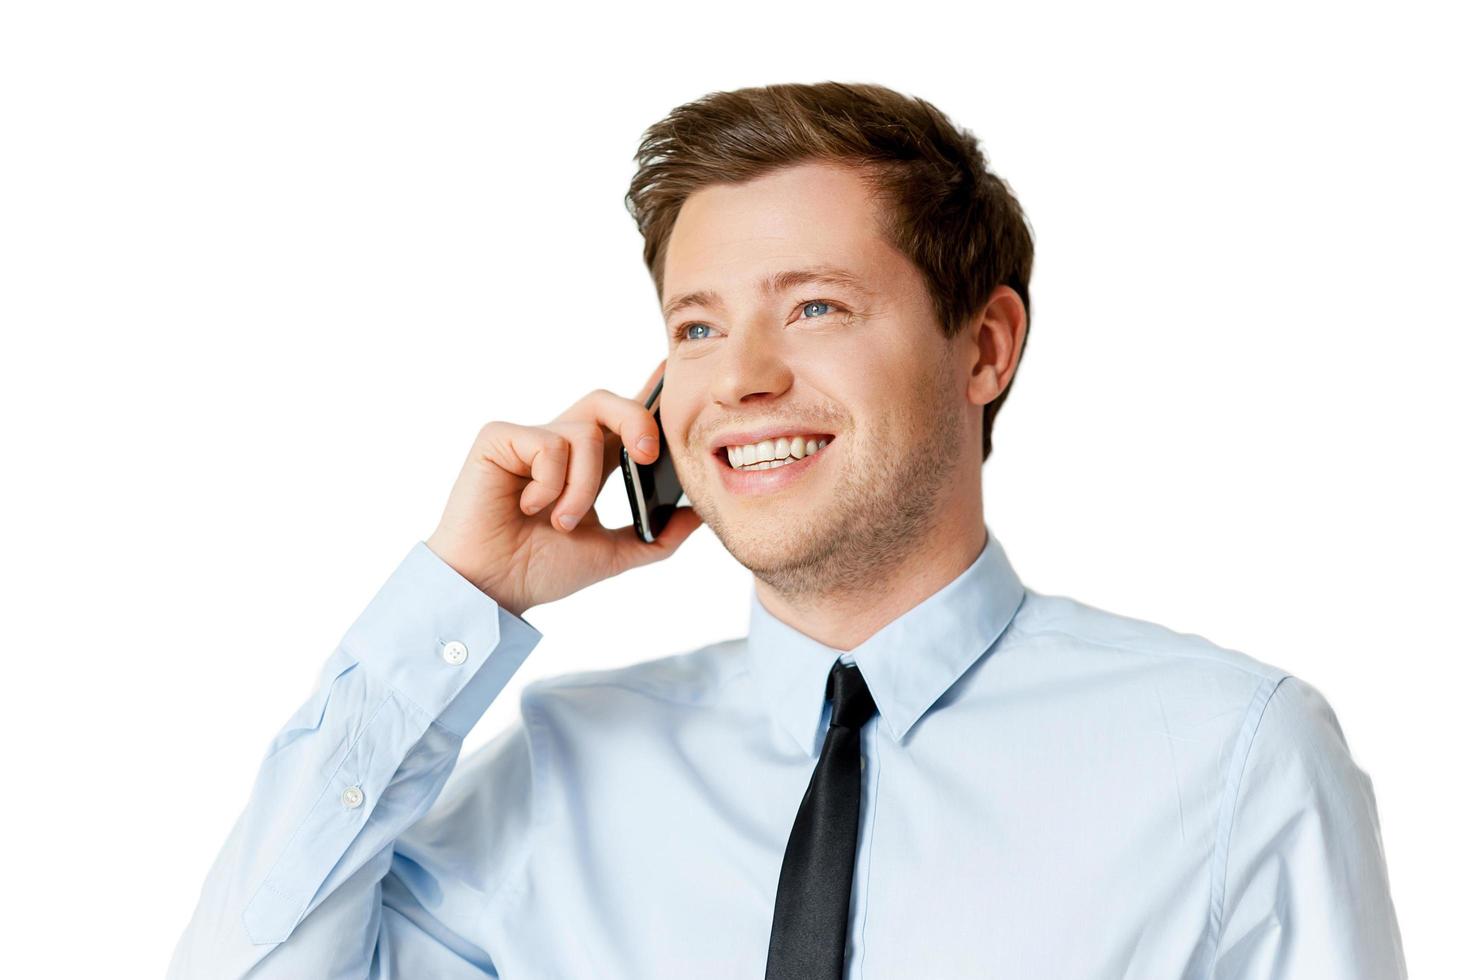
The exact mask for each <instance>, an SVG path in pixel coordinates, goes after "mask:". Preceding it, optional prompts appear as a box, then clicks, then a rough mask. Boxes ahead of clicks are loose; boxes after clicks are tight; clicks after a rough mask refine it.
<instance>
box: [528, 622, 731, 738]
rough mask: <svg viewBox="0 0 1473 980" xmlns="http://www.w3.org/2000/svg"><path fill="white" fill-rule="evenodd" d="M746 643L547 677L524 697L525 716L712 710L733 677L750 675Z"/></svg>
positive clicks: (717, 645)
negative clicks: (567, 708)
mask: <svg viewBox="0 0 1473 980" xmlns="http://www.w3.org/2000/svg"><path fill="white" fill-rule="evenodd" d="M744 642H745V640H744V639H742V638H738V639H729V640H721V641H718V642H715V643H710V644H707V645H706V646H703V647H699V648H697V649H693V650H685V651H682V652H679V653H673V654H669V655H668V656H663V657H656V658H654V659H651V660H643V661H640V662H638V663H633V664H627V665H625V666H622V667H612V668H607V669H603V670H582V671H571V672H568V673H564V674H557V675H554V676H551V677H542V678H539V679H537V680H535V681H532V682H531V683H529V684H528V685H527V686H526V687H525V688H524V689H523V692H522V709H523V713H524V715H525V714H526V713H527V711H528V709H529V708H530V709H531V710H532V711H534V712H542V713H544V714H545V713H546V712H548V711H551V710H555V709H556V708H557V707H558V706H560V705H571V706H575V707H576V708H578V709H579V710H580V716H581V717H584V718H585V719H586V718H588V717H589V713H590V712H592V713H597V712H599V711H600V710H605V709H608V710H616V709H617V708H619V707H621V706H623V705H626V704H638V705H640V706H641V707H642V708H643V709H644V710H648V709H649V708H650V707H651V706H658V705H665V706H668V707H671V708H674V709H681V708H693V707H700V706H703V705H709V704H710V703H712V701H714V700H715V699H716V698H717V697H719V695H720V693H721V691H722V689H723V688H724V687H725V686H726V684H727V682H728V681H729V680H731V679H732V678H733V677H735V676H737V675H739V674H741V673H744V672H745V671H746V662H745V658H743V656H742V649H743V644H744Z"/></svg>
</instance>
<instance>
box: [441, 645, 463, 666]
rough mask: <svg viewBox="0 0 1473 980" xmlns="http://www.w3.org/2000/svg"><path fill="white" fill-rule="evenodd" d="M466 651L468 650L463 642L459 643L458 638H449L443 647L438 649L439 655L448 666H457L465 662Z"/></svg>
mask: <svg viewBox="0 0 1473 980" xmlns="http://www.w3.org/2000/svg"><path fill="white" fill-rule="evenodd" d="M468 652H469V651H468V650H466V648H465V644H464V643H461V642H460V641H459V640H451V641H450V642H449V643H447V644H445V649H443V650H441V651H440V656H441V657H442V658H443V659H444V661H445V662H446V663H447V664H449V665H450V666H452V667H459V666H460V665H461V664H463V663H465V658H466V654H467V653H468Z"/></svg>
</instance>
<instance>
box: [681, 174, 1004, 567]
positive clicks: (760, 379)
mask: <svg viewBox="0 0 1473 980" xmlns="http://www.w3.org/2000/svg"><path fill="white" fill-rule="evenodd" d="M873 207H874V205H873V204H872V203H871V199H870V195H869V192H868V191H867V190H866V188H865V187H864V185H863V184H862V183H861V180H860V178H859V176H858V175H857V174H856V173H855V172H854V171H852V170H850V169H849V168H847V167H843V166H838V165H834V164H829V163H810V164H804V165H800V166H796V167H790V168H787V169H785V170H782V171H779V172H777V173H774V174H771V175H769V176H766V177H763V178H761V179H759V180H755V181H751V182H748V183H745V184H740V185H720V186H715V187H709V188H706V189H703V190H701V191H699V192H698V193H696V194H694V195H692V196H691V197H690V198H689V199H688V200H687V201H686V202H685V204H684V206H683V207H682V208H681V210H680V214H679V216H678V218H677V220H676V223H675V227H674V229H673V231H672V233H671V238H670V242H669V245H668V248H667V251H666V259H665V289H664V296H663V301H664V303H665V305H666V307H667V309H668V307H669V306H670V305H671V304H672V303H674V302H675V301H677V300H679V299H680V298H681V297H684V296H686V295H687V294H690V293H694V292H698V291H704V292H708V293H709V294H711V295H710V296H707V297H706V298H704V299H703V300H702V301H701V302H699V303H697V304H695V305H690V306H687V307H686V308H684V309H680V310H675V311H673V312H669V313H668V314H667V316H666V319H665V326H666V333H667V338H668V341H669V355H668V360H667V363H666V368H665V386H664V389H663V392H662V394H661V396H660V398H661V408H660V418H661V422H662V424H663V425H664V428H665V432H666V437H667V439H668V441H669V444H670V448H671V451H672V452H673V453H674V458H675V464H676V471H677V473H678V474H679V476H680V480H681V483H682V485H683V486H684V487H685V491H686V494H687V495H688V496H689V497H690V500H691V503H692V505H693V506H694V507H695V508H696V510H697V512H698V513H699V514H700V515H701V517H702V519H703V520H704V521H705V522H706V523H707V524H708V525H710V527H711V529H712V531H713V532H714V533H715V534H716V535H717V537H718V538H719V539H720V540H721V542H722V544H723V545H725V546H726V548H727V550H728V551H730V552H731V553H732V555H733V556H734V557H736V559H737V560H738V561H740V562H741V563H742V564H743V565H745V566H746V567H747V568H749V569H751V570H752V572H753V573H754V574H756V575H757V577H758V578H760V579H762V580H764V581H766V582H767V583H768V584H769V585H771V586H773V587H774V588H775V589H777V590H778V591H779V592H781V593H784V594H791V595H794V596H800V595H807V594H822V593H825V592H831V591H834V590H842V589H844V588H856V587H860V586H862V585H864V584H866V583H868V582H870V581H873V580H874V577H875V575H876V574H877V573H883V571H884V569H886V568H889V567H893V566H894V565H895V564H897V563H898V561H899V560H900V559H901V558H902V557H904V556H905V555H907V554H909V553H910V552H911V551H912V550H913V549H914V548H916V547H920V546H923V545H924V543H925V542H924V540H923V538H924V536H925V535H926V534H928V533H935V529H936V527H937V526H938V516H939V514H940V512H942V511H944V510H945V509H946V507H947V506H949V505H950V502H951V500H952V499H953V498H954V497H955V496H956V494H957V492H958V491H957V490H956V484H957V483H958V482H959V481H956V480H948V477H950V476H951V475H952V474H954V473H959V472H962V471H961V470H959V469H958V467H960V466H963V465H967V466H976V467H979V468H980V458H981V450H980V439H981V432H980V428H978V427H977V425H980V422H978V423H977V425H973V424H971V419H970V417H969V411H968V410H969V409H973V408H974V406H972V405H970V404H969V403H968V401H967V399H966V397H965V388H966V380H967V369H966V367H965V366H964V365H963V364H962V362H961V360H960V359H959V358H956V357H954V356H953V353H952V351H953V346H954V345H953V344H951V343H950V342H948V341H947V340H946V338H944V337H943V336H942V333H941V330H940V327H939V325H938V323H937V321H936V316H935V312H934V310H933V308H932V306H931V303H930V300H929V297H928V296H927V294H926V290H925V283H924V280H923V278H922V276H921V274H920V272H919V270H917V269H916V268H915V266H914V265H912V264H911V263H910V262H909V261H908V260H907V259H906V258H905V256H903V255H902V254H901V253H899V252H897V251H895V250H894V249H893V248H892V247H891V246H890V245H889V244H888V243H887V242H885V241H884V240H883V239H882V237H881V235H880V231H879V227H878V225H877V223H876V218H875V214H874V212H873V210H872V208H873ZM820 266H822V267H827V268H835V269H840V270H844V271H846V272H848V273H850V274H851V275H853V276H854V277H855V279H856V280H857V284H856V285H847V284H835V283H801V282H800V283H789V284H787V285H784V286H782V288H780V289H779V290H778V291H776V292H772V293H768V292H767V291H766V290H765V288H764V285H763V283H764V280H766V279H768V277H770V276H773V275H774V274H777V273H784V272H792V271H798V270H807V269H813V268H816V267H820ZM772 427H776V428H777V429H778V430H779V431H780V432H781V433H783V434H786V435H790V436H792V435H801V436H803V437H804V449H805V450H806V448H807V441H808V440H815V441H816V440H817V439H818V438H820V437H823V438H827V439H828V442H829V444H828V445H827V446H826V447H825V448H823V449H821V450H820V451H819V452H818V454H817V455H814V456H811V457H810V456H806V455H805V458H804V459H802V460H801V461H798V462H790V463H788V464H787V465H785V466H781V467H776V468H770V469H762V470H758V471H755V472H740V471H737V470H734V469H733V468H732V466H731V464H730V462H729V461H728V454H727V450H726V446H727V445H728V444H729V443H732V442H733V441H736V442H742V443H746V442H754V441H760V440H756V439H748V438H746V437H737V438H735V439H733V438H729V436H730V434H732V433H745V432H750V431H752V430H766V429H769V428H772ZM769 438H772V437H769ZM772 441H773V442H774V443H776V438H773V440H772ZM789 444H790V445H791V440H790V443H789ZM973 444H975V445H973ZM960 482H965V481H960ZM971 486H972V490H971V492H972V493H973V494H975V493H976V484H975V483H972V485H971Z"/></svg>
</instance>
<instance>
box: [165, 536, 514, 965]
mask: <svg viewBox="0 0 1473 980" xmlns="http://www.w3.org/2000/svg"><path fill="white" fill-rule="evenodd" d="M540 640H541V633H539V632H538V631H537V630H536V629H535V628H534V627H532V626H531V625H530V624H528V623H527V622H526V621H524V620H522V619H521V618H520V617H518V616H515V615H513V614H511V613H510V612H508V611H507V610H505V609H503V608H501V607H500V606H499V605H498V604H497V603H496V602H495V601H493V600H492V599H491V598H490V597H488V596H487V595H486V594H484V593H483V592H481V591H480V590H479V589H477V588H476V587H475V586H474V585H472V584H471V583H470V582H468V581H467V580H466V579H465V578H463V577H462V576H461V575H460V574H459V573H457V572H456V571H455V570H454V569H452V568H451V567H450V566H449V565H447V564H446V563H445V562H444V561H442V560H441V559H440V558H439V556H437V555H436V554H435V553H434V552H433V551H431V550H430V549H429V547H428V546H426V545H425V543H424V542H422V541H421V542H417V543H416V544H415V545H414V546H413V547H412V548H411V549H410V551H409V553H408V555H406V556H405V558H404V559H403V561H402V562H401V563H400V564H399V566H398V568H397V569H395V571H394V572H393V574H392V575H391V576H390V577H389V579H388V580H387V581H386V582H385V583H384V585H383V586H382V588H380V589H379V591H378V593H377V594H376V595H375V596H374V597H373V599H372V600H371V601H370V603H369V604H368V606H367V608H366V609H364V611H363V612H362V614H361V615H360V616H359V617H358V619H357V620H356V621H354V623H353V624H352V625H351V627H350V628H349V629H348V631H347V633H346V634H345V635H344V636H343V638H342V641H341V642H340V643H339V645H338V646H337V648H336V649H335V650H334V651H333V652H332V654H331V655H330V656H329V657H328V658H327V660H326V662H325V663H324V664H323V667H322V670H321V673H320V675H319V678H318V682H317V685H316V688H315V690H314V691H313V693H312V695H311V697H310V698H309V699H308V700H307V701H306V702H305V703H304V704H303V705H302V706H301V707H300V708H299V709H298V710H297V711H296V712H295V713H294V714H293V715H292V717H291V718H290V719H288V721H287V722H286V724H285V725H284V726H283V727H282V728H281V730H280V731H279V732H278V733H277V734H276V736H275V737H274V738H273V739H272V740H271V742H270V743H269V745H268V746H267V749H266V753H265V756H264V758H263V759H262V762H261V765H260V769H259V772H258V773H257V776H256V781H255V784H254V787H253V789H252V792H251V796H250V799H249V801H248V802H247V805H246V808H245V810H244V812H243V813H241V815H240V816H239V818H238V819H237V821H236V823H235V825H234V827H233V828H232V830H231V832H230V835H229V837H228V839H227V840H226V842H225V845H224V847H223V849H222V850H221V852H220V854H219V855H218V856H217V858H216V860H215V863H214V864H213V866H212V867H211V869H210V871H209V873H208V875H207V877H206V880H205V884H204V886H203V888H202V889H201V893H200V898H199V902H198V905H197V907H196V909H195V912H194V915H193V916H192V918H191V920H190V922H189V924H188V926H187V928H186V930H185V932H184V934H183V936H182V937H181V939H180V941H179V943H178V946H177V947H176V950H175V953H174V958H173V961H172V963H171V966H170V971H169V976H170V977H171V978H186V977H187V978H200V977H243V976H246V975H249V976H251V977H277V976H281V977H287V976H291V977H305V976H364V977H367V976H369V975H370V970H371V969H372V968H375V967H374V964H375V963H377V965H378V966H379V967H381V966H382V965H383V963H385V962H387V961H388V959H389V958H390V957H391V956H393V955H394V951H392V950H387V949H380V948H379V947H380V942H381V937H384V936H393V935H401V936H402V937H403V941H404V942H405V943H406V944H417V945H424V946H426V947H430V946H433V947H434V948H436V949H438V950H442V951H443V953H444V962H443V963H440V962H439V961H436V962H435V963H434V966H435V967H436V968H437V969H440V971H441V972H440V973H438V974H437V975H444V976H462V975H464V976H494V970H493V969H492V968H491V965H490V963H489V961H488V960H484V959H483V958H481V957H480V955H479V954H478V953H477V951H475V950H471V949H466V948H457V944H456V942H455V940H454V938H453V931H452V930H450V929H448V928H445V929H443V930H442V929H439V927H438V922H425V923H422V925H423V928H415V927H413V923H412V922H411V921H410V920H407V919H404V918H403V914H402V912H398V911H390V912H389V913H388V915H389V918H390V919H391V922H387V923H386V921H385V919H386V915H385V909H384V898H383V896H384V878H385V876H386V875H387V874H389V872H390V868H391V864H392V862H393V860H394V850H395V848H394V845H395V841H396V840H397V839H398V838H400V837H401V836H403V835H406V833H407V832H408V831H409V830H410V829H411V828H412V827H413V826H414V825H415V824H416V823H417V822H418V821H420V820H421V818H424V817H425V816H426V814H427V813H428V812H429V811H430V810H431V807H432V805H433V804H434V803H435V801H436V799H437V797H438V796H439V795H440V793H441V791H442V789H443V788H444V787H445V785H446V782H447V780H448V779H449V777H450V775H451V772H452V770H453V769H454V768H455V765H456V760H457V758H458V756H459V753H460V747H461V743H462V741H463V740H464V737H465V736H466V734H468V733H469V732H470V730H471V729H472V727H473V726H474V725H475V723H476V721H477V720H478V719H479V718H480V717H481V716H482V715H483V714H484V713H485V711H486V709H487V708H488V707H489V706H490V704H491V703H492V701H493V700H494V699H495V698H496V696H497V695H498V694H499V693H500V692H501V691H502V690H503V689H504V688H505V686H506V684H507V682H508V681H509V680H510V679H511V677H512V675H513V674H514V673H515V672H516V670H517V669H518V668H519V667H520V666H521V665H522V663H523V662H524V661H525V660H526V658H527V656H528V654H530V653H531V651H532V649H533V648H534V647H535V646H536V645H537V644H538V642H539V641H540ZM514 737H516V732H510V733H507V734H506V735H505V736H503V737H502V738H498V739H497V740H496V742H495V743H494V748H495V749H496V750H497V751H496V755H497V756H498V757H502V758H505V759H509V760H511V764H512V765H513V766H515V765H516V763H517V761H518V760H517V755H518V752H517V750H516V748H515V746H512V745H510V744H509V740H510V739H513V738H514ZM486 758H487V760H488V761H489V760H490V759H491V758H492V756H490V755H488V756H487V757H486ZM513 771H514V770H508V772H509V773H512V772H513ZM495 789H496V787H492V791H493V796H494V791H495ZM504 789H505V790H506V792H507V794H508V795H509V798H508V799H507V801H506V807H507V810H508V819H507V826H517V825H520V824H521V823H525V821H522V820H519V819H518V818H514V817H511V816H510V812H511V811H512V810H513V809H515V808H516V807H526V806H529V805H530V804H529V803H528V801H527V800H526V798H525V797H526V795H527V792H528V786H527V781H526V780H517V779H514V778H511V776H510V775H509V776H508V779H507V785H506V786H505V787H504ZM506 850H507V853H508V854H511V853H515V852H516V850H517V843H516V842H514V841H508V842H507V844H506ZM493 858H494V856H493ZM500 870H501V869H499V868H498V867H497V866H496V865H495V863H494V860H493V863H492V864H491V865H490V866H488V867H486V868H485V871H486V873H487V874H490V875H493V876H494V875H496V874H498V873H500ZM488 884H490V883H488ZM401 885H402V883H400V882H397V881H394V882H391V883H390V887H391V889H394V888H400V889H401V890H402V888H401ZM401 904H402V903H401ZM391 908H392V903H391ZM440 912H441V913H442V914H443V916H444V917H445V918H447V919H453V917H454V916H455V915H456V914H457V912H456V910H455V909H453V908H446V909H442V910H440ZM432 918H433V917H432ZM391 925H392V928H390V926H391ZM437 932H439V933H441V936H440V938H439V939H436V933H437ZM426 962H427V961H426ZM452 963H455V964H463V965H464V970H463V971H462V970H459V969H458V968H457V967H452V966H451V964H452Z"/></svg>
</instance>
